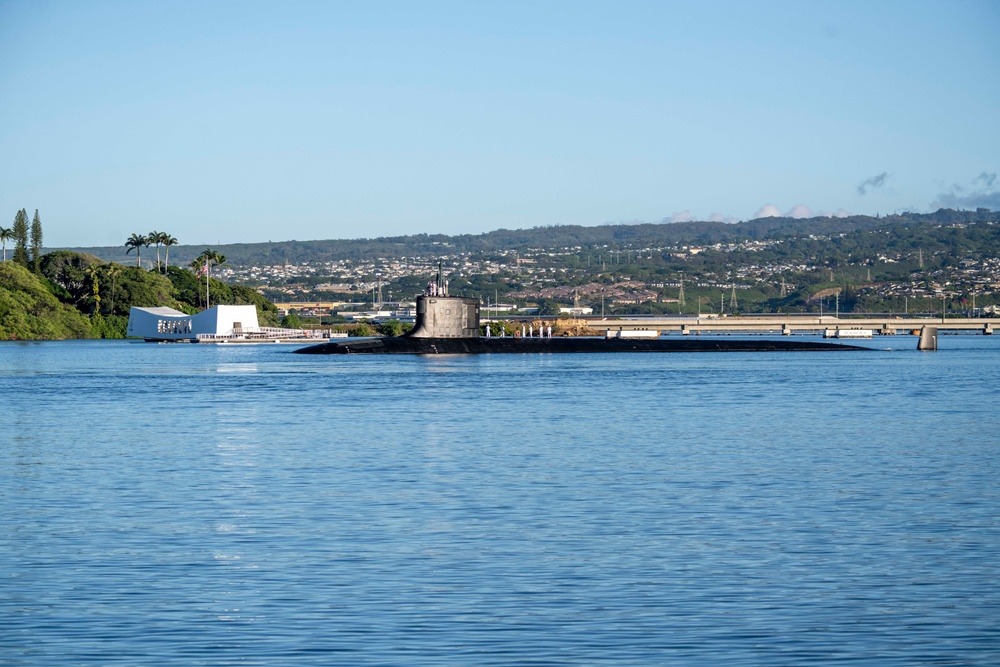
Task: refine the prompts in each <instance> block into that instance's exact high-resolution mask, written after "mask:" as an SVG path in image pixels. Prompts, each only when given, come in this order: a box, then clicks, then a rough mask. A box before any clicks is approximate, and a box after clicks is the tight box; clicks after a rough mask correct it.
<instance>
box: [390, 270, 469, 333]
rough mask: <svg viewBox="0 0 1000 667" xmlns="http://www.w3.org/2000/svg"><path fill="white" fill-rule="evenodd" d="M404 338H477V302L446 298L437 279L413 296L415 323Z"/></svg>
mask: <svg viewBox="0 0 1000 667" xmlns="http://www.w3.org/2000/svg"><path fill="white" fill-rule="evenodd" d="M406 337H407V338H479V300H478V299H466V298H464V297H460V296H448V285H447V283H442V282H441V279H440V274H439V278H438V280H437V281H432V282H431V283H430V284H429V285H427V289H426V290H425V291H424V293H423V294H421V295H420V296H418V297H417V321H416V323H415V324H414V325H413V329H412V330H411V331H410V332H409V333H408V334H406Z"/></svg>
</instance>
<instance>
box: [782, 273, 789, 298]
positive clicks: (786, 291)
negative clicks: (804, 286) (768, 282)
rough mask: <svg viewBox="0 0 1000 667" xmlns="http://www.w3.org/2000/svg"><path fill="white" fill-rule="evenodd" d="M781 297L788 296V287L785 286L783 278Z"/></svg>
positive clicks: (783, 278) (783, 277)
mask: <svg viewBox="0 0 1000 667" xmlns="http://www.w3.org/2000/svg"><path fill="white" fill-rule="evenodd" d="M781 296H782V297H786V296H788V285H786V284H785V276H781Z"/></svg>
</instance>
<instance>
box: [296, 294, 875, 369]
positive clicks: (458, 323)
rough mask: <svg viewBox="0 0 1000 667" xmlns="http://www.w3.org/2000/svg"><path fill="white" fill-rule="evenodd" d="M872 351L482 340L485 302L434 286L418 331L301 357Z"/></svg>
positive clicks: (422, 300)
mask: <svg viewBox="0 0 1000 667" xmlns="http://www.w3.org/2000/svg"><path fill="white" fill-rule="evenodd" d="M833 350H868V348H866V347H858V346H855V345H843V344H839V343H821V342H814V341H790V340H780V341H774V340H752V339H750V340H730V339H694V340H692V339H679V338H675V339H663V338H656V339H641V338H598V337H590V336H576V337H558V338H552V334H551V328H550V329H549V336H548V337H544V336H543V335H542V332H541V327H539V332H538V337H534V336H522V337H517V336H492V337H490V336H482V335H480V333H479V300H478V299H469V298H464V297H458V296H449V295H448V288H447V285H444V286H443V287H441V286H439V283H437V282H431V283H430V284H429V285H428V286H427V289H426V290H425V291H424V293H423V294H421V295H420V296H418V297H417V317H416V324H415V325H414V327H413V329H412V330H410V331H409V332H407V333H405V334H403V335H402V336H393V337H388V338H353V339H351V338H348V339H341V340H336V341H330V342H328V343H320V344H318V345H310V346H309V347H302V348H299V349H297V350H295V352H296V353H297V354H514V353H530V352H548V353H583V352H800V351H824V352H826V351H833Z"/></svg>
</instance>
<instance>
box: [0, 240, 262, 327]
mask: <svg viewBox="0 0 1000 667" xmlns="http://www.w3.org/2000/svg"><path fill="white" fill-rule="evenodd" d="M26 263H28V262H26ZM30 264H31V265H33V266H37V267H38V273H37V274H36V273H33V272H32V271H30V270H29V269H28V268H27V266H24V265H22V263H20V262H16V261H7V262H2V263H0V339H3V340H51V339H63V338H124V337H125V333H126V329H127V325H128V314H129V309H130V308H131V307H132V306H141V307H142V306H145V307H153V306H169V307H171V308H175V309H177V310H180V311H182V312H185V313H192V314H193V313H196V312H198V311H199V310H200V309H201V308H204V307H205V304H206V287H207V289H208V292H209V294H210V296H211V303H212V305H219V304H233V305H254V306H256V307H257V316H258V320H259V322H260V324H261V326H277V325H278V310H277V308H275V306H274V304H273V303H271V302H270V301H268V300H267V299H265V298H264V297H262V296H261V295H260V294H258V293H257V292H256V291H255V290H253V289H252V288H250V287H245V286H241V285H227V284H226V283H223V282H221V281H219V280H216V279H214V278H208V279H207V280H199V279H198V278H197V277H196V276H195V274H194V273H192V272H191V271H188V270H186V269H179V268H177V267H169V268H168V267H165V266H164V267H162V269H165V271H166V274H165V275H164V274H161V273H159V272H157V271H155V270H154V271H146V270H144V269H141V268H138V267H135V266H122V265H121V264H117V263H114V262H104V261H103V260H101V259H99V258H98V257H95V256H93V255H88V254H84V253H78V252H71V251H67V250H58V251H55V252H51V253H48V254H47V255H42V256H40V257H39V258H38V261H37V262H35V261H31V262H30Z"/></svg>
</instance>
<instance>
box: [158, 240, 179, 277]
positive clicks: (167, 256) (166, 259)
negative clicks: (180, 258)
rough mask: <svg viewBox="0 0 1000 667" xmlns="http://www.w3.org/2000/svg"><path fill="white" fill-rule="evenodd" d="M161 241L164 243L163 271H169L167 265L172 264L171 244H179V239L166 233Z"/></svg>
mask: <svg viewBox="0 0 1000 667" xmlns="http://www.w3.org/2000/svg"><path fill="white" fill-rule="evenodd" d="M160 243H162V244H163V272H164V273H166V272H167V266H168V265H169V264H170V246H172V245H177V239H175V238H174V237H173V236H171V235H170V234H167V233H164V234H163V238H161V239H160Z"/></svg>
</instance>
